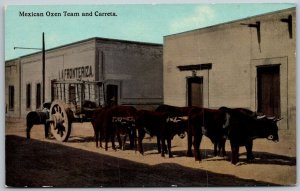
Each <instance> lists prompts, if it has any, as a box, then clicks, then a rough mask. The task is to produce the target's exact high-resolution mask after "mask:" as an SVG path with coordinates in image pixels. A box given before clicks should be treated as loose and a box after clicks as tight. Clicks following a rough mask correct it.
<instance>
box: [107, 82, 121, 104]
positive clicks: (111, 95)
mask: <svg viewBox="0 0 300 191" xmlns="http://www.w3.org/2000/svg"><path fill="white" fill-rule="evenodd" d="M106 98H107V105H117V104H118V86H117V85H107V86H106Z"/></svg>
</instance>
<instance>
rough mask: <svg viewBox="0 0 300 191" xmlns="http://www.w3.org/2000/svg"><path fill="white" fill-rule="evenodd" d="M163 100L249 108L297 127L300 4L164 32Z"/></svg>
mask: <svg viewBox="0 0 300 191" xmlns="http://www.w3.org/2000/svg"><path fill="white" fill-rule="evenodd" d="M163 65H164V66H163V68H164V103H166V104H171V105H177V106H186V105H195V106H203V107H208V108H219V107H221V106H228V107H244V108H249V109H251V110H254V111H258V112H261V113H264V114H266V115H268V116H276V117H281V118H283V120H281V121H280V123H279V127H280V129H293V130H295V128H296V8H291V9H286V10H282V11H277V12H272V13H268V14H264V15H259V16H254V17H251V18H246V19H242V20H237V21H233V22H229V23H223V24H219V25H215V26H210V27H206V28H201V29H196V30H192V31H187V32H183V33H179V34H173V35H168V36H165V37H164V61H163Z"/></svg>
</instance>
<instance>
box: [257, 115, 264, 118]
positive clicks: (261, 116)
mask: <svg viewBox="0 0 300 191" xmlns="http://www.w3.org/2000/svg"><path fill="white" fill-rule="evenodd" d="M265 117H266V115H258V116H257V117H256V119H263V118H265Z"/></svg>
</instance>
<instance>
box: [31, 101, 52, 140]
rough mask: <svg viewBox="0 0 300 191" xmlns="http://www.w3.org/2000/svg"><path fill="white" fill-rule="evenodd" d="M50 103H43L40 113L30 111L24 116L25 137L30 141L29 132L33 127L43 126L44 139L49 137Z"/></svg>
mask: <svg viewBox="0 0 300 191" xmlns="http://www.w3.org/2000/svg"><path fill="white" fill-rule="evenodd" d="M50 105H51V103H48V102H46V103H44V104H43V110H42V111H30V112H29V113H28V114H27V116H26V137H27V139H30V131H31V129H32V127H33V125H44V132H45V138H48V136H49V127H50V126H49V125H50V124H49V122H48V119H49V109H50Z"/></svg>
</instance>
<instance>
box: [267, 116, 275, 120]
mask: <svg viewBox="0 0 300 191" xmlns="http://www.w3.org/2000/svg"><path fill="white" fill-rule="evenodd" d="M267 119H271V120H275V117H274V116H273V117H267Z"/></svg>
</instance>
